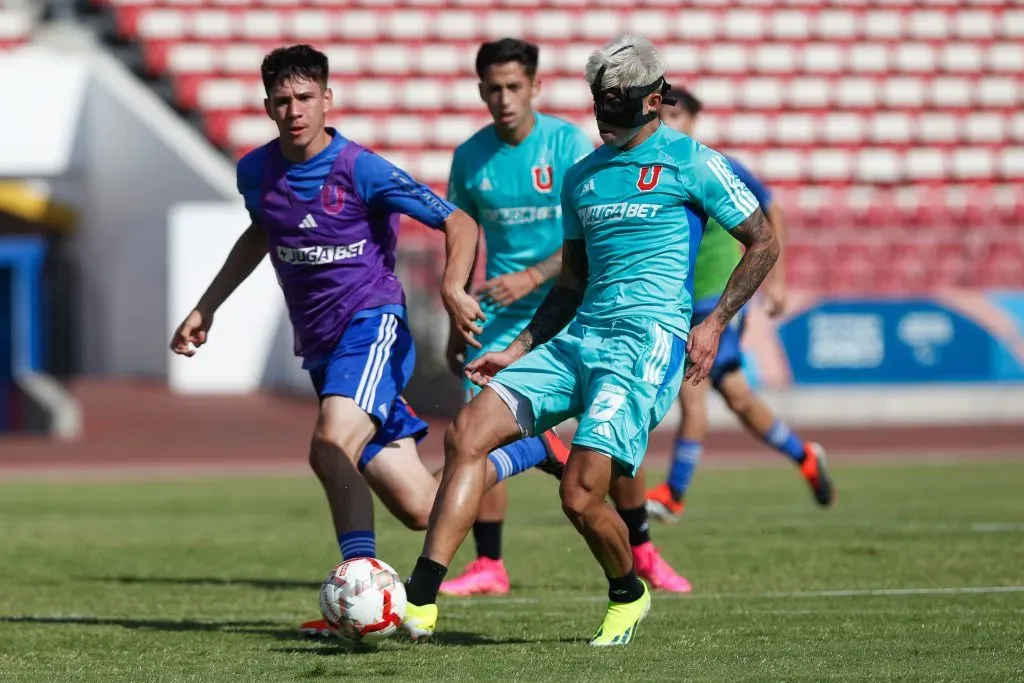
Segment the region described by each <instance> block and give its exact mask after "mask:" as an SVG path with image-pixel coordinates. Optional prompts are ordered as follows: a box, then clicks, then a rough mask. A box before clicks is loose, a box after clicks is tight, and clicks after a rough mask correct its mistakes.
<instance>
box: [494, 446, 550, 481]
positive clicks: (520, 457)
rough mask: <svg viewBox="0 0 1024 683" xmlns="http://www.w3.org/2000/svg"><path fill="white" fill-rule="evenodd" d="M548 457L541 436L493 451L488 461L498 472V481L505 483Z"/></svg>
mask: <svg viewBox="0 0 1024 683" xmlns="http://www.w3.org/2000/svg"><path fill="white" fill-rule="evenodd" d="M546 457H548V452H547V449H546V448H544V441H543V440H542V439H541V438H540V437H539V436H531V437H529V438H527V439H520V440H519V441H514V442H512V443H510V444H509V445H507V446H502V447H501V448H498V449H495V450H493V451H491V452H490V453H489V454H488V455H487V459H488V460H490V461H491V462H492V463H494V469H496V470H497V471H498V481H504V480H506V479H508V478H509V477H512V476H515V475H517V474H519V473H520V472H525V471H526V470H528V469H530V468H531V467H534V466H535V465H539V464H540V463H542V462H544V458H546Z"/></svg>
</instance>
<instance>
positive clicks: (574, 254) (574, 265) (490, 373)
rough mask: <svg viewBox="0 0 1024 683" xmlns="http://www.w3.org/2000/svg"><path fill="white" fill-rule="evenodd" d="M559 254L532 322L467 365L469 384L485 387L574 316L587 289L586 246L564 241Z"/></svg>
mask: <svg viewBox="0 0 1024 683" xmlns="http://www.w3.org/2000/svg"><path fill="white" fill-rule="evenodd" d="M562 254H563V257H562V272H561V273H560V274H559V276H558V281H557V282H555V285H554V286H553V287H552V288H551V291H550V292H548V295H547V296H546V297H544V301H542V302H541V304H540V307H538V308H537V312H536V313H534V314H533V320H531V321H530V324H529V325H527V326H526V329H524V330H523V331H522V332H520V333H519V336H518V337H516V338H515V339H514V340H512V343H511V344H509V345H508V347H507V348H505V349H504V350H502V351H491V352H489V353H485V354H484V355H482V356H480V357H479V358H476V359H474V360H473V361H472V362H470V363H467V364H466V370H465V374H466V377H468V378H469V379H470V381H472V382H473V383H475V384H478V385H480V386H486V385H487V383H488V382H490V381H491V379H492V378H493V377H494V375H496V374H497V373H498V372H499V371H500V370H501V369H502V368H507V367H508V366H509V365H511V364H512V363H514V362H516V360H518V359H519V358H522V357H523V356H525V355H526V354H527V353H529V352H530V350H531V349H533V348H535V347H537V346H540V345H541V344H543V343H544V342H546V341H548V340H549V339H551V338H552V337H554V336H555V335H556V334H558V333H559V332H561V331H562V328H563V327H565V326H566V325H568V324H569V321H571V320H572V319H573V317H574V316H575V315H576V311H577V310H578V309H579V307H580V304H581V303H583V293H584V292H585V291H586V289H587V270H588V262H587V245H586V243H585V242H584V241H583V240H582V239H567V240H565V242H563V246H562Z"/></svg>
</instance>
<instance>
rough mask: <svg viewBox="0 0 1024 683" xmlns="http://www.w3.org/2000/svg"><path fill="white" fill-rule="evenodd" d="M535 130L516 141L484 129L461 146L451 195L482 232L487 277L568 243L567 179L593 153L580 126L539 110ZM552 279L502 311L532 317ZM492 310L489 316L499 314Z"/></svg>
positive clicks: (521, 265) (514, 269) (518, 267)
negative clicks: (563, 196)
mask: <svg viewBox="0 0 1024 683" xmlns="http://www.w3.org/2000/svg"><path fill="white" fill-rule="evenodd" d="M536 117H537V118H536V123H535V124H534V127H533V130H532V131H530V134H529V135H527V136H526V139H524V140H523V141H522V142H520V143H519V144H518V145H510V144H507V143H505V142H503V141H502V140H501V139H500V138H498V135H497V133H496V132H495V130H494V126H493V125H489V126H486V127H485V128H482V129H481V130H480V131H478V132H477V133H476V134H475V135H473V137H471V138H469V139H468V140H466V141H465V142H464V143H462V144H461V145H459V146H458V148H456V150H455V155H454V157H453V158H452V168H451V175H450V178H449V181H448V200H449V201H450V202H452V203H453V204H455V205H456V206H458V207H459V208H460V209H462V210H463V211H465V212H466V213H468V214H469V215H470V216H472V217H473V219H474V220H476V222H477V223H479V224H480V225H481V226H482V227H483V230H484V243H485V245H486V249H487V264H486V274H487V279H491V278H493V277H497V276H499V275H505V274H507V273H515V272H519V271H522V270H526V269H527V268H529V267H530V266H532V265H535V264H537V263H539V262H540V261H543V260H544V259H546V258H547V257H549V256H551V255H552V254H554V253H555V252H556V251H558V250H559V249H560V248H561V246H562V239H563V234H564V233H563V229H562V205H561V201H560V196H561V190H562V180H563V178H564V177H565V173H566V172H567V171H568V170H569V168H570V167H571V166H572V165H573V164H574V163H576V162H577V161H579V160H580V159H582V158H583V157H585V156H586V155H587V154H590V153H591V152H592V151H594V145H593V143H591V141H590V139H589V138H588V137H587V136H586V134H584V133H583V131H581V130H580V129H579V128H577V127H576V126H574V125H572V124H571V123H569V122H567V121H563V120H562V119H559V118H556V117H554V116H547V115H545V114H540V113H538V114H536ZM553 284H554V279H551V280H548V281H547V282H546V283H544V285H542V286H541V287H539V288H538V289H537V290H536V291H534V292H533V293H532V294H529V295H527V296H525V297H523V298H522V299H520V300H519V301H517V302H515V303H514V304H512V305H511V306H509V307H508V308H507V309H503V310H501V311H499V312H497V314H498V315H502V316H506V315H508V316H513V317H516V318H523V319H525V322H529V321H530V319H531V318H532V317H533V313H534V311H536V310H537V307H538V306H539V305H540V302H541V301H543V300H544V297H545V295H546V294H547V292H548V290H549V289H550V288H551V286H552V285H553ZM485 312H486V313H488V314H489V315H488V318H489V319H490V318H492V317H494V315H495V313H492V312H491V311H487V310H486V309H485Z"/></svg>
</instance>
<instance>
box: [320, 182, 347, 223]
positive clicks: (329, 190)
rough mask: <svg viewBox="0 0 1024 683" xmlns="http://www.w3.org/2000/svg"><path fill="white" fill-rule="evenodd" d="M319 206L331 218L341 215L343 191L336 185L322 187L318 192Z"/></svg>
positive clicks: (343, 206) (343, 200) (343, 199)
mask: <svg viewBox="0 0 1024 683" xmlns="http://www.w3.org/2000/svg"><path fill="white" fill-rule="evenodd" d="M320 205H321V206H323V208H324V212H325V213H328V214H330V215H332V216H335V215H337V214H339V213H341V210H342V209H343V208H345V189H344V188H342V187H338V186H337V185H324V186H323V188H322V189H321V190H320Z"/></svg>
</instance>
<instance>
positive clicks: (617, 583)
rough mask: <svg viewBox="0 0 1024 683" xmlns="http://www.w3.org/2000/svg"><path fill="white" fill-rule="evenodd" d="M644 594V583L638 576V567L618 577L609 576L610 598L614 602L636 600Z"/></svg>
mask: <svg viewBox="0 0 1024 683" xmlns="http://www.w3.org/2000/svg"><path fill="white" fill-rule="evenodd" d="M643 594H644V585H643V584H642V583H640V579H638V578H636V569H630V570H629V573H628V574H626V575H625V576H622V577H619V578H617V579H613V578H611V577H608V599H609V600H611V601H612V602H636V601H637V600H639V599H640V598H641V597H643Z"/></svg>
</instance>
